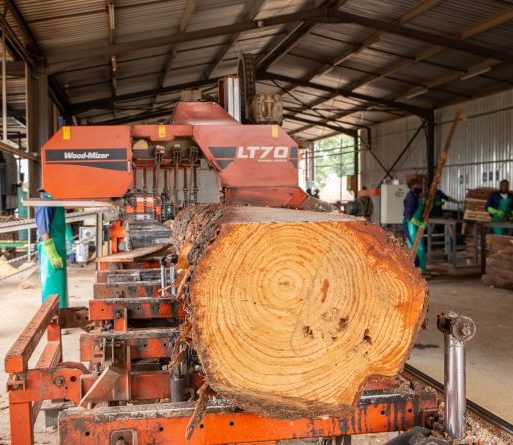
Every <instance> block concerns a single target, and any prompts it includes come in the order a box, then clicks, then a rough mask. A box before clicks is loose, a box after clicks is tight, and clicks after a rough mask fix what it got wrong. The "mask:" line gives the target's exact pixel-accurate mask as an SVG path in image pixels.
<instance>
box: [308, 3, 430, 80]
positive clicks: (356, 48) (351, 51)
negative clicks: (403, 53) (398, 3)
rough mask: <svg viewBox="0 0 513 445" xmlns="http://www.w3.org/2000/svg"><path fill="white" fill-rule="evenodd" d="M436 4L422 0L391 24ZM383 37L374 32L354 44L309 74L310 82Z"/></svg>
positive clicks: (398, 22) (379, 33) (413, 16)
mask: <svg viewBox="0 0 513 445" xmlns="http://www.w3.org/2000/svg"><path fill="white" fill-rule="evenodd" d="M438 3H440V0H424V1H423V2H421V3H419V4H418V5H417V6H416V7H415V8H413V9H411V10H409V11H408V12H406V13H405V14H403V15H402V16H400V17H399V18H397V19H396V20H393V21H392V23H393V24H395V25H402V24H404V23H406V22H408V21H409V20H413V19H414V18H416V17H418V16H419V15H421V14H423V13H425V12H426V11H428V10H429V9H431V8H433V7H434V6H436V5H437V4H438ZM382 35H383V32H382V31H376V32H373V33H372V34H371V35H369V36H368V37H367V38H366V39H364V40H363V41H361V42H360V43H357V44H355V45H354V46H353V47H352V48H351V49H349V50H347V51H345V52H343V53H342V54H340V55H339V56H337V57H335V58H334V59H333V60H332V61H331V62H330V63H328V64H326V65H324V66H322V67H321V68H319V69H318V70H317V71H315V72H313V73H312V74H311V77H310V80H312V79H313V78H315V77H317V76H323V75H326V74H328V73H329V72H330V71H331V70H333V68H335V67H337V66H338V65H340V64H342V63H343V62H345V61H346V60H347V59H349V58H350V57H352V56H353V55H354V54H358V53H360V52H362V51H363V50H365V49H367V48H369V47H370V46H371V45H373V44H374V43H376V42H377V41H378V40H379V39H380V38H381V37H382Z"/></svg>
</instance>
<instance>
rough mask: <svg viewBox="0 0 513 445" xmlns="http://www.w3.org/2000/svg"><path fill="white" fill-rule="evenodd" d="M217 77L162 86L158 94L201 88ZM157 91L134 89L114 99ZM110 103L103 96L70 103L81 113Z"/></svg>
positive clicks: (122, 99)
mask: <svg viewBox="0 0 513 445" xmlns="http://www.w3.org/2000/svg"><path fill="white" fill-rule="evenodd" d="M217 80H218V79H210V80H208V81H205V80H198V81H194V82H187V83H182V84H178V85H170V86H168V87H163V88H162V89H161V90H160V94H169V93H177V92H179V91H182V90H187V89H189V88H201V87H205V86H208V85H212V84H214V83H215V82H217ZM158 92H159V91H158V90H157V89H156V88H153V89H151V90H144V91H135V92H133V93H128V94H123V95H118V96H117V98H116V100H117V102H123V101H129V100H135V99H142V98H145V97H152V96H154V95H155V94H157V93H158ZM109 104H110V97H104V98H101V99H94V100H90V101H87V102H79V103H76V104H72V106H71V107H72V110H73V112H74V113H75V114H78V113H83V112H85V111H89V110H92V109H99V108H105V107H108V106H109Z"/></svg>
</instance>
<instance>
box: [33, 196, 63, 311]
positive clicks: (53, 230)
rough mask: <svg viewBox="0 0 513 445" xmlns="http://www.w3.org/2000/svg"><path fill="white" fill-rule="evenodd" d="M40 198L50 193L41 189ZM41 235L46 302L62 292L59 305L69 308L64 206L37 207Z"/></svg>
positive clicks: (43, 286)
mask: <svg viewBox="0 0 513 445" xmlns="http://www.w3.org/2000/svg"><path fill="white" fill-rule="evenodd" d="M41 197H42V198H45V199H50V195H49V194H48V193H45V192H44V191H41ZM35 219H36V226H37V231H38V235H39V243H38V252H39V268H40V273H41V290H42V300H43V302H44V301H46V299H47V298H48V297H49V296H50V295H55V294H57V295H59V307H60V308H65V307H68V280H67V273H66V218H65V213H64V208H63V207H50V206H48V207H47V206H40V207H36V214H35Z"/></svg>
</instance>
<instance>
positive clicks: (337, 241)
mask: <svg viewBox="0 0 513 445" xmlns="http://www.w3.org/2000/svg"><path fill="white" fill-rule="evenodd" d="M173 237H174V244H175V246H176V247H177V249H178V250H179V251H180V252H181V253H183V252H185V253H186V261H182V263H184V264H187V265H188V267H189V268H190V270H189V272H190V273H189V274H187V276H188V277H190V281H189V282H188V283H186V284H185V285H184V286H183V289H184V291H183V295H184V298H185V301H186V302H187V304H188V305H189V312H190V314H191V316H190V320H189V321H190V323H191V325H192V344H193V347H194V349H195V350H196V352H197V354H198V357H199V359H200V362H201V364H202V367H203V369H204V372H205V375H206V379H207V381H208V383H209V384H210V386H211V387H212V389H214V390H215V391H216V392H217V393H218V394H219V395H220V396H222V397H223V398H225V399H227V400H229V401H231V402H233V403H235V404H236V405H237V406H239V407H240V408H243V409H246V410H248V411H253V412H256V413H260V414H263V415H268V416H275V417H288V418H293V417H298V416H309V417H315V416H324V415H340V414H343V413H344V412H346V411H347V410H349V409H351V407H353V406H354V405H355V403H356V402H357V401H358V399H359V396H360V393H361V391H362V389H363V387H364V386H365V383H366V382H367V380H368V379H369V378H370V377H374V376H377V375H378V376H393V375H396V374H397V373H398V372H399V371H400V370H401V368H402V366H403V365H404V363H405V361H406V360H407V358H408V356H409V354H410V351H411V348H412V346H413V344H414V341H415V337H416V335H417V332H418V330H419V328H420V326H421V324H422V322H423V320H424V318H425V313H426V307H427V299H426V284H425V282H424V281H423V280H422V278H421V276H420V274H419V272H418V270H417V269H415V268H414V266H413V264H412V262H411V257H410V255H409V252H408V250H406V249H405V248H404V247H403V246H402V245H401V244H400V243H399V242H398V241H397V240H396V239H395V238H394V237H393V236H391V235H389V234H387V233H386V232H384V231H383V230H382V229H381V228H379V227H378V226H375V225H370V224H368V223H367V222H366V221H365V220H363V219H357V218H352V217H347V216H341V215H334V214H327V213H316V212H306V211H295V210H286V209H274V208H263V207H232V206H219V205H200V206H193V207H188V208H186V209H184V210H183V211H182V212H181V213H180V214H179V215H178V216H177V219H176V221H175V224H174V228H173ZM183 256H185V255H184V254H182V257H183Z"/></svg>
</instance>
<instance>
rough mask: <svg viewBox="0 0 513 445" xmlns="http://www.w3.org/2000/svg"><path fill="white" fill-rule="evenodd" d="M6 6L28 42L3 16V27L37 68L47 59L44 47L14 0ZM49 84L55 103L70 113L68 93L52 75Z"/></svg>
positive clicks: (16, 45) (30, 62)
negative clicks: (17, 33) (12, 28)
mask: <svg viewBox="0 0 513 445" xmlns="http://www.w3.org/2000/svg"><path fill="white" fill-rule="evenodd" d="M5 6H6V8H7V11H9V12H10V13H11V14H12V16H13V17H14V19H15V20H16V23H17V24H18V26H19V27H20V28H21V29H22V31H23V33H24V34H25V37H26V39H27V40H28V42H27V44H24V43H22V42H21V41H20V40H19V39H18V37H17V36H16V33H14V32H13V31H12V30H11V29H10V26H9V25H8V23H7V21H6V20H5V19H4V18H3V17H2V19H1V22H2V27H3V29H5V30H6V31H8V32H6V36H8V37H9V39H10V40H11V41H12V43H13V45H14V46H15V47H16V48H18V49H19V51H21V53H20V52H18V54H19V55H20V57H21V58H22V59H23V60H24V61H25V62H27V63H28V64H30V65H31V66H32V67H33V68H36V67H37V66H38V65H39V66H40V65H42V64H43V63H44V61H45V60H46V56H45V54H44V52H43V50H42V48H41V47H40V46H39V43H38V42H37V40H36V38H35V37H34V34H32V31H31V30H30V28H29V26H28V25H27V22H26V21H25V19H24V17H23V16H22V15H21V13H20V11H19V10H18V7H17V6H16V5H15V3H14V2H13V1H12V0H6V1H5ZM27 46H28V47H30V51H28V49H27ZM48 84H49V92H50V95H51V97H52V99H53V100H54V102H55V104H56V105H57V107H58V108H59V110H60V111H61V112H62V113H63V114H64V115H68V114H69V110H70V105H69V102H68V100H67V98H66V95H65V94H63V93H62V91H61V90H60V89H57V88H56V84H55V82H54V79H53V78H52V77H50V76H49V77H48Z"/></svg>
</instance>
